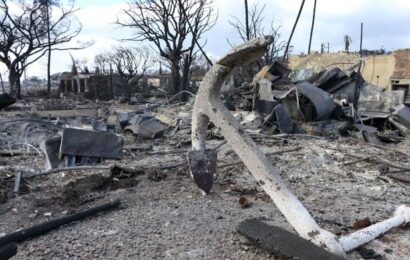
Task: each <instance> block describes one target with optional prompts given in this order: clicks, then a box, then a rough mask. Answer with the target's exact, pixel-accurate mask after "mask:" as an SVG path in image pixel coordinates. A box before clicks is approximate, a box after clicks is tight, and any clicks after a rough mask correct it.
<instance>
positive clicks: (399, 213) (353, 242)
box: [339, 205, 410, 252]
mask: <svg viewBox="0 0 410 260" xmlns="http://www.w3.org/2000/svg"><path fill="white" fill-rule="evenodd" d="M409 222H410V207H409V206H407V205H402V206H400V207H398V208H397V210H396V212H395V214H394V217H392V218H389V219H386V220H384V221H382V222H379V223H377V224H374V225H371V226H369V227H367V228H364V229H362V230H359V231H356V232H354V233H352V234H350V235H347V236H344V237H341V238H340V239H339V242H340V244H341V245H342V247H343V249H344V251H345V252H350V251H352V250H354V249H355V248H358V247H359V246H362V245H364V244H366V243H368V242H370V241H372V240H374V239H376V238H377V237H379V236H380V235H382V234H384V233H386V232H388V231H389V230H390V229H392V228H395V227H398V226H401V225H403V224H406V223H409Z"/></svg>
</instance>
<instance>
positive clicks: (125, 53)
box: [110, 47, 155, 96]
mask: <svg viewBox="0 0 410 260" xmlns="http://www.w3.org/2000/svg"><path fill="white" fill-rule="evenodd" d="M110 61H111V62H112V63H113V64H114V66H115V68H116V71H117V73H118V74H119V76H120V77H121V80H122V82H123V83H122V84H123V85H124V86H125V88H126V89H127V93H128V95H129V96H130V95H131V92H132V86H133V85H136V84H138V83H139V81H140V80H141V79H142V78H143V77H144V75H145V73H146V72H147V70H148V69H150V68H151V67H152V66H153V65H154V63H155V60H154V58H153V55H152V54H151V52H150V50H149V49H148V48H146V47H141V48H137V47H117V48H115V50H114V52H113V53H112V54H111V55H110Z"/></svg>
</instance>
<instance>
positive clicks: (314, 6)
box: [308, 0, 317, 55]
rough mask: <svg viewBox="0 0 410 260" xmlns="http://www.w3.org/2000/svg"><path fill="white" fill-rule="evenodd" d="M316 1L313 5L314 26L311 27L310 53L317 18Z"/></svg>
mask: <svg viewBox="0 0 410 260" xmlns="http://www.w3.org/2000/svg"><path fill="white" fill-rule="evenodd" d="M316 1H317V0H315V3H314V5H313V18H312V28H311V29H310V37H309V49H308V55H309V54H310V48H311V47H312V37H313V28H314V27H315V19H316Z"/></svg>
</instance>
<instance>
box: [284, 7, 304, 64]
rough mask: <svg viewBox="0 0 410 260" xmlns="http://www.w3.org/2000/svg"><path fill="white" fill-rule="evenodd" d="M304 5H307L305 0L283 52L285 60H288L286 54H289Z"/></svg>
mask: <svg viewBox="0 0 410 260" xmlns="http://www.w3.org/2000/svg"><path fill="white" fill-rule="evenodd" d="M304 5H305V0H302V4H301V5H300V8H299V13H298V16H297V17H296V21H295V24H294V25H293V28H292V32H291V33H290V36H289V40H288V43H287V44H286V49H285V53H284V54H283V61H286V56H287V55H288V50H289V45H290V42H291V41H292V37H293V33H294V32H295V29H296V26H297V24H298V22H299V18H300V14H301V13H302V10H303V6H304Z"/></svg>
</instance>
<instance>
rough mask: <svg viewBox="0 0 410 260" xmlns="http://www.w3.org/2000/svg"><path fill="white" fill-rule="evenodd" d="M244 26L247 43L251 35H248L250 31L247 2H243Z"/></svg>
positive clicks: (246, 0)
mask: <svg viewBox="0 0 410 260" xmlns="http://www.w3.org/2000/svg"><path fill="white" fill-rule="evenodd" d="M245 26H246V39H247V40H248V41H249V40H250V39H251V33H250V29H249V9H248V0H245Z"/></svg>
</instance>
